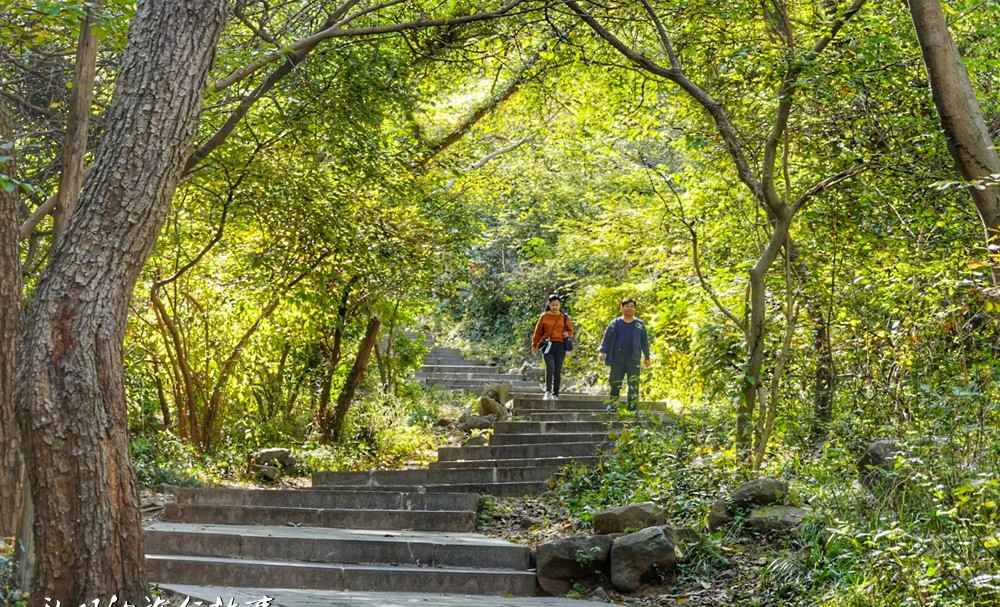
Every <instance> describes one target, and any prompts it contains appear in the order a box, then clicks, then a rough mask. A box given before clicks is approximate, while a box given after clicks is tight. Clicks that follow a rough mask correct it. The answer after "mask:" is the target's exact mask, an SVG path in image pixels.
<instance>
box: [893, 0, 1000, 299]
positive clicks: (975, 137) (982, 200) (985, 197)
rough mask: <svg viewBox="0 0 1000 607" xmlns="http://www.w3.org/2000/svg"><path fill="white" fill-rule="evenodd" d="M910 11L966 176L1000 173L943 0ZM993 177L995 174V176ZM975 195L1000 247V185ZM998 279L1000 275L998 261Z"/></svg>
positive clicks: (919, 1) (917, 1) (913, 3)
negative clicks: (950, 28) (946, 15)
mask: <svg viewBox="0 0 1000 607" xmlns="http://www.w3.org/2000/svg"><path fill="white" fill-rule="evenodd" d="M908 3H909V6H910V15H911V16H912V17H913V26H914V28H915V29H916V31H917V39H918V40H919V41H920V48H921V50H922V51H923V55H924V65H925V66H926V68H927V76H928V79H929V80H930V85H931V92H932V93H933V95H934V105H935V106H937V110H938V115H939V116H940V118H941V128H942V129H943V130H944V133H945V135H946V136H947V138H948V148H949V150H951V156H952V158H954V159H955V163H956V164H957V165H958V170H959V172H960V173H961V174H962V177H963V178H965V179H966V180H967V181H978V180H983V179H989V177H990V175H997V174H1000V155H998V154H997V151H996V148H995V147H994V146H993V140H992V138H991V137H990V132H989V129H988V128H987V127H986V120H985V119H984V117H983V112H982V109H980V107H979V102H978V101H977V100H976V93H975V91H974V90H973V89H972V83H971V82H970V81H969V74H968V72H967V71H966V70H965V65H964V64H963V63H962V56H961V55H960V54H959V52H958V47H956V46H955V42H954V40H952V37H951V33H950V32H949V31H948V22H947V21H946V20H945V17H944V13H943V12H942V11H941V5H940V3H939V2H938V0H909V2H908ZM993 180H994V181H995V180H996V178H994V179H993ZM971 192H972V198H973V200H974V201H975V203H976V209H977V210H978V211H979V217H980V219H981V220H982V222H983V227H984V228H985V232H986V242H987V245H989V246H990V250H991V252H992V253H994V254H996V253H1000V185H990V186H987V187H985V188H983V189H979V188H973V189H972V190H971ZM993 266H994V276H993V279H994V282H996V281H997V280H998V269H997V264H993Z"/></svg>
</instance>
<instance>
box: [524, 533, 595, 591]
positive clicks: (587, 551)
mask: <svg viewBox="0 0 1000 607" xmlns="http://www.w3.org/2000/svg"><path fill="white" fill-rule="evenodd" d="M611 543H612V539H611V538H610V537H607V536H602V535H594V536H588V535H580V536H576V537H569V538H565V539H561V540H556V541H554V542H549V543H547V544H542V545H541V546H539V547H538V553H537V556H536V571H537V574H538V585H539V586H541V587H542V589H543V590H545V592H548V593H549V594H552V595H557V596H558V595H563V594H566V593H567V592H569V591H570V589H572V587H573V581H574V580H585V579H590V578H593V577H594V576H596V575H598V574H599V573H600V572H602V571H605V570H606V569H607V565H608V557H609V555H610V552H611Z"/></svg>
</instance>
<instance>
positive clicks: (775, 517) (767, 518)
mask: <svg viewBox="0 0 1000 607" xmlns="http://www.w3.org/2000/svg"><path fill="white" fill-rule="evenodd" d="M808 515H809V511H808V510H804V509H802V508H796V507H795V506H763V507H761V508H755V509H754V510H753V511H752V512H751V513H750V516H748V517H747V519H746V524H747V527H749V528H751V529H753V530H754V531H760V532H768V531H791V530H793V529H795V528H796V527H798V526H799V524H801V523H802V521H803V520H805V518H806V517H807V516H808Z"/></svg>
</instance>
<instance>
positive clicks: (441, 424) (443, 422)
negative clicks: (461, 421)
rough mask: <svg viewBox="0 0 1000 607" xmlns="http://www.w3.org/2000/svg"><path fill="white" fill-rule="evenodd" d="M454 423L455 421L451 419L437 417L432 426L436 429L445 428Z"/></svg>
mask: <svg viewBox="0 0 1000 607" xmlns="http://www.w3.org/2000/svg"><path fill="white" fill-rule="evenodd" d="M454 423H455V419H453V418H451V417H439V418H438V419H437V421H436V422H434V425H435V426H436V427H438V428H447V427H448V426H451V425H452V424H454Z"/></svg>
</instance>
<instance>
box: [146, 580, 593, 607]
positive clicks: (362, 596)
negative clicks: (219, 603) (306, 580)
mask: <svg viewBox="0 0 1000 607" xmlns="http://www.w3.org/2000/svg"><path fill="white" fill-rule="evenodd" d="M160 587H161V588H165V589H167V590H170V591H171V592H173V593H175V594H177V595H178V596H182V597H191V599H192V601H196V600H197V601H201V603H202V604H203V605H211V604H212V603H213V602H215V599H216V597H223V598H224V599H225V600H226V602H227V604H228V601H229V600H230V598H231V599H232V600H234V601H235V602H236V603H238V604H239V605H250V604H251V603H252V602H254V601H260V600H261V597H263V596H265V595H266V596H268V597H271V598H273V599H274V602H273V603H272V604H273V605H275V606H276V607H278V606H280V607H320V606H323V607H404V606H413V607H416V606H427V607H470V606H475V607H595V603H594V602H593V601H582V600H575V599H562V598H553V597H543V596H532V597H508V596H495V597H491V596H484V595H478V596H470V595H467V594H429V593H426V592H359V591H354V592H342V591H337V590H291V589H282V588H235V587H232V586H228V587H227V586H192V585H185V584H161V585H160ZM173 604H174V603H173V602H171V605H173ZM192 604H193V602H192Z"/></svg>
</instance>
